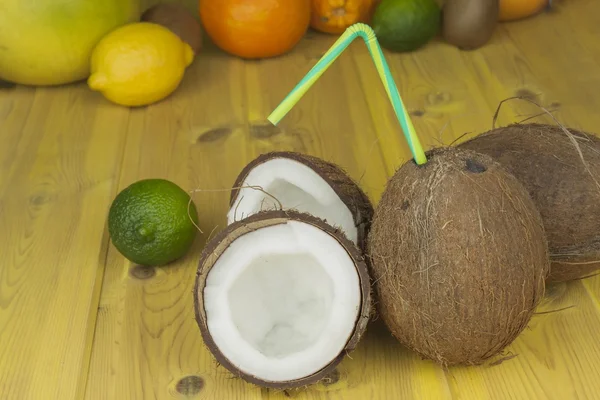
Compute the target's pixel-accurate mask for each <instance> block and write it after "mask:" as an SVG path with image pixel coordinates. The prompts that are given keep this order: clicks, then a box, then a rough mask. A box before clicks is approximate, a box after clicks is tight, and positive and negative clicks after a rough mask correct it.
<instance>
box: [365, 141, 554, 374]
mask: <svg viewBox="0 0 600 400" xmlns="http://www.w3.org/2000/svg"><path fill="white" fill-rule="evenodd" d="M427 158H428V162H427V163H426V164H424V165H421V166H418V165H417V164H415V163H414V162H413V161H409V162H407V163H405V164H404V165H403V166H402V167H401V168H400V169H399V170H398V171H397V172H396V173H395V175H394V176H393V177H392V178H391V179H390V181H389V182H388V185H387V187H386V189H385V191H384V193H383V196H382V198H381V200H380V203H379V204H378V206H377V207H376V209H375V215H374V220H373V224H372V228H371V232H370V234H369V239H368V249H369V255H370V259H371V260H370V262H371V268H372V279H373V280H374V282H375V283H374V285H375V294H376V296H377V302H378V313H379V315H380V317H381V318H382V320H383V321H384V323H385V324H386V325H387V327H388V328H389V330H390V332H391V333H392V334H393V335H394V336H395V337H396V338H397V339H398V340H399V341H400V342H401V343H402V344H404V345H405V346H407V347H408V348H410V349H412V350H414V351H415V352H417V353H418V354H420V355H421V356H422V357H423V358H425V359H430V360H434V361H435V362H437V363H439V364H441V365H444V366H450V365H457V364H463V365H474V364H480V363H482V362H483V361H485V360H486V359H488V358H490V357H492V356H494V355H496V354H497V353H499V352H500V351H502V349H504V348H505V347H506V346H507V345H509V344H510V343H511V342H512V341H513V340H514V339H515V338H516V337H517V336H518V335H519V334H520V333H521V331H522V330H523V329H524V328H525V327H526V325H527V324H528V322H529V320H530V318H531V316H532V314H533V312H534V309H535V307H536V306H537V305H538V303H539V301H540V300H541V299H542V297H543V293H544V280H545V278H546V276H547V274H548V270H549V258H548V247H547V243H546V238H545V234H544V228H543V224H542V220H541V217H540V215H539V212H538V211H537V209H536V208H535V205H534V203H533V201H532V200H531V198H530V197H529V195H528V193H527V191H526V190H525V188H524V187H523V186H522V185H521V183H520V182H519V181H518V180H517V179H516V178H515V177H514V176H513V175H511V174H510V173H508V172H507V171H506V170H505V169H503V168H502V167H501V165H500V164H498V163H496V162H494V161H493V160H492V158H490V157H489V156H486V155H483V154H479V153H475V152H472V151H468V150H463V149H457V148H443V149H435V150H431V151H429V152H428V153H427Z"/></svg>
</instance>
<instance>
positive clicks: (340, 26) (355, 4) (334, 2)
mask: <svg viewBox="0 0 600 400" xmlns="http://www.w3.org/2000/svg"><path fill="white" fill-rule="evenodd" d="M377 3H379V0H312V16H311V21H310V26H311V28H313V29H315V30H317V31H320V32H324V33H332V34H338V33H344V31H345V30H346V29H347V28H348V27H349V26H350V25H353V24H355V23H357V22H363V23H369V21H370V20H371V16H372V15H373V12H374V11H375V6H376V5H377Z"/></svg>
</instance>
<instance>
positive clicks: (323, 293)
mask: <svg viewBox="0 0 600 400" xmlns="http://www.w3.org/2000/svg"><path fill="white" fill-rule="evenodd" d="M194 305H195V312H196V320H197V322H198V325H199V327H200V331H201V334H202V337H203V340H204V342H205V344H206V346H207V347H208V348H209V350H210V351H211V352H212V354H213V355H214V357H215V358H216V360H217V361H218V362H219V363H220V364H221V365H222V366H224V367H225V368H227V369H228V370H229V371H231V372H232V373H233V374H234V375H236V376H239V377H241V378H242V379H244V380H246V381H248V382H252V383H254V384H256V385H259V386H262V387H272V388H279V389H286V388H293V387H300V386H305V385H310V384H313V383H316V382H318V381H319V380H321V379H322V378H324V377H325V376H326V375H327V374H328V373H330V372H331V371H332V370H333V369H334V368H335V366H336V365H337V364H338V363H339V362H340V361H341V360H342V359H343V357H344V356H345V355H346V354H347V353H348V352H350V351H352V350H353V349H354V348H355V346H356V345H357V344H358V342H359V340H360V338H361V336H362V335H363V333H364V331H365V329H366V326H367V322H368V319H369V313H370V308H371V295H370V286H369V276H368V271H367V266H366V264H365V262H364V259H363V256H362V253H361V251H360V250H359V249H358V247H357V246H356V245H355V244H354V243H352V242H351V241H350V240H348V239H347V238H346V237H345V236H344V235H342V234H341V233H340V232H339V231H338V230H336V229H335V228H333V227H331V226H330V225H329V224H326V223H324V222H323V221H322V220H321V219H318V218H316V217H314V216H311V215H308V214H304V213H298V212H296V211H265V212H260V213H256V214H253V215H252V216H250V217H247V218H245V219H244V220H241V221H236V222H233V223H232V224H230V225H229V226H228V227H227V228H226V229H225V230H223V231H222V232H221V233H220V234H219V235H218V236H216V237H215V238H213V239H212V240H211V241H210V242H209V243H208V244H207V246H206V248H205V250H204V252H203V255H202V257H201V260H200V264H199V267H198V273H197V277H196V285H195V290H194Z"/></svg>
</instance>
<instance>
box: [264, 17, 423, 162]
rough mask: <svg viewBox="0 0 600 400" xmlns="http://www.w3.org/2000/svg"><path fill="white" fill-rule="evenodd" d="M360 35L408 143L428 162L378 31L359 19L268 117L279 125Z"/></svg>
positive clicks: (419, 160)
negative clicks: (387, 60) (378, 37)
mask: <svg viewBox="0 0 600 400" xmlns="http://www.w3.org/2000/svg"><path fill="white" fill-rule="evenodd" d="M358 36H360V37H361V38H363V40H364V41H365V43H366V45H367V47H368V49H369V52H370V53H371V57H372V58H373V61H374V62H375V67H376V68H377V72H379V77H380V78H381V80H382V82H383V85H384V87H385V90H386V92H387V94H388V97H389V98H390V101H391V102H392V106H393V108H394V112H395V113H396V117H397V118H398V121H399V122H400V126H401V127H402V130H403V131H404V137H405V138H406V141H407V142H408V146H409V148H410V151H411V153H412V155H413V158H414V160H415V162H416V163H417V164H419V165H421V164H425V163H426V162H427V158H426V157H425V152H424V151H423V148H422V146H421V143H420V141H419V138H418V137H417V134H416V132H415V128H414V126H413V124H412V121H411V119H410V117H409V115H408V112H407V111H406V108H405V107H404V102H403V101H402V98H401V97H400V93H398V88H397V87H396V83H395V82H394V79H393V78H392V74H391V72H390V68H389V67H388V65H387V62H386V60H385V57H384V56H383V51H382V50H381V47H380V46H379V43H378V42H377V38H376V36H375V32H373V29H371V27H370V26H368V25H366V24H363V23H357V24H354V25H352V26H350V27H348V29H346V31H345V32H344V34H343V35H341V36H340V38H339V39H338V40H337V41H336V42H335V43H334V44H333V46H331V48H330V49H329V50H328V51H327V53H325V54H324V55H323V57H321V59H320V60H319V62H317V64H316V65H315V66H314V67H313V68H312V69H311V70H310V71H309V72H308V73H307V74H306V75H305V76H304V78H302V80H301V81H300V83H298V84H297V85H296V87H295V88H294V89H292V91H291V92H290V93H289V94H288V95H287V96H286V97H285V99H284V100H283V101H282V102H281V103H280V104H279V105H278V106H277V108H275V110H274V111H273V112H272V113H271V115H269V117H268V120H269V122H271V123H272V124H273V125H277V124H278V123H279V121H281V119H282V118H283V117H285V115H286V114H287V113H288V112H289V111H290V110H291V109H292V107H294V105H296V103H297V102H298V101H299V100H300V98H301V97H302V96H303V95H304V94H305V93H306V92H307V91H308V89H309V88H310V87H311V86H312V85H313V84H314V83H315V82H316V81H317V79H319V78H320V77H321V75H322V74H323V72H325V70H326V69H327V68H329V66H330V65H331V64H333V62H334V61H335V60H336V59H337V58H338V57H339V56H340V54H341V53H342V52H343V51H344V50H345V49H346V47H348V45H349V44H350V43H351V42H352V41H353V40H354V39H355V38H356V37H358Z"/></svg>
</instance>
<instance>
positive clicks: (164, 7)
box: [141, 3, 202, 54]
mask: <svg viewBox="0 0 600 400" xmlns="http://www.w3.org/2000/svg"><path fill="white" fill-rule="evenodd" d="M141 20H142V21H144V22H153V23H155V24H159V25H162V26H164V27H166V28H168V29H169V30H171V32H173V33H174V34H176V35H177V36H179V37H180V38H181V40H183V41H184V42H186V43H187V44H189V45H190V46H191V48H192V50H194V53H195V54H198V53H199V52H200V50H201V49H202V28H201V25H200V22H199V21H198V20H197V19H196V18H195V17H194V16H193V15H192V14H191V13H190V12H189V11H188V10H187V8H185V7H184V6H183V5H181V4H176V3H161V4H157V5H155V6H154V7H151V8H149V9H148V10H146V11H145V12H144V13H143V14H142V18H141Z"/></svg>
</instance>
